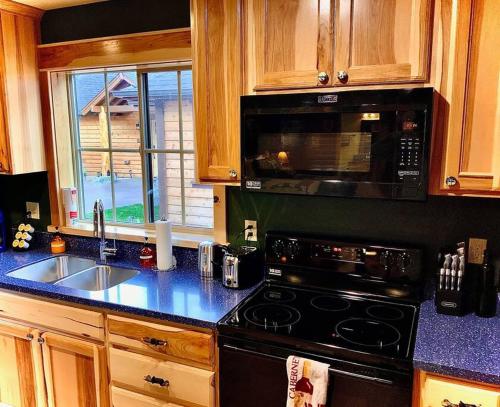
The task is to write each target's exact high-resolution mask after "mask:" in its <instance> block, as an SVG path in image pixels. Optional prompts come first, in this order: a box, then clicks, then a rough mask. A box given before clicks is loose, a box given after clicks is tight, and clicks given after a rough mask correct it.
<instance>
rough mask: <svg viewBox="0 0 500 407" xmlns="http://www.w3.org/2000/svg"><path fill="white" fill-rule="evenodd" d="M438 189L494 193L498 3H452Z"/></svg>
mask: <svg viewBox="0 0 500 407" xmlns="http://www.w3.org/2000/svg"><path fill="white" fill-rule="evenodd" d="M456 27H457V36H456V45H455V47H456V48H455V60H454V73H453V75H454V76H453V88H452V97H451V106H450V118H449V127H448V138H447V141H446V144H445V160H444V161H445V167H444V171H443V175H444V176H443V179H442V188H443V189H444V190H449V191H451V192H458V193H468V192H470V193H477V192H481V191H482V192H486V193H492V192H495V193H497V194H498V193H499V192H500V78H499V72H500V58H498V38H500V2H499V1H498V0H471V1H463V2H458V18H457V25H456Z"/></svg>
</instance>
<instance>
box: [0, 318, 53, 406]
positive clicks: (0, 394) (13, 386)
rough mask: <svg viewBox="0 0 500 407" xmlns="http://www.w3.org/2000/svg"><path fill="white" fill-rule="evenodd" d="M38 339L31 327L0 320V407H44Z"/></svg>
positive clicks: (36, 332) (36, 333)
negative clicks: (5, 406)
mask: <svg viewBox="0 0 500 407" xmlns="http://www.w3.org/2000/svg"><path fill="white" fill-rule="evenodd" d="M38 337H39V334H38V331H36V330H34V329H32V328H29V327H25V326H22V325H17V324H13V323H10V322H6V321H0V405H2V406H3V405H7V406H12V407H33V406H37V407H42V406H46V403H45V386H44V382H43V367H42V353H41V349H40V345H39V344H38V341H37V339H38Z"/></svg>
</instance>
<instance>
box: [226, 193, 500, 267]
mask: <svg viewBox="0 0 500 407" xmlns="http://www.w3.org/2000/svg"><path fill="white" fill-rule="evenodd" d="M227 206H228V207H227V211H228V231H229V240H230V242H231V243H236V244H243V243H244V242H243V240H242V238H241V236H240V237H239V238H238V239H237V237H238V234H239V233H240V232H241V230H242V229H243V227H244V221H245V219H249V220H257V231H258V239H259V243H261V244H262V243H263V242H264V236H265V233H266V231H268V230H283V231H287V230H290V231H299V232H310V233H320V234H327V235H332V236H336V237H344V238H351V239H364V240H367V241H373V242H375V243H377V242H388V243H403V244H411V245H414V246H418V247H420V248H422V249H424V251H425V254H426V256H425V269H426V272H427V273H429V272H430V271H431V270H432V271H434V264H435V259H436V256H437V253H438V251H439V249H440V248H441V247H444V246H449V245H453V244H454V243H456V242H459V241H463V240H465V239H467V238H468V237H479V238H485V239H488V245H489V248H490V250H491V251H492V253H493V255H494V256H495V257H496V258H497V259H498V258H499V257H500V200H498V199H493V198H492V199H487V198H484V199H483V198H462V197H440V196H429V198H428V200H427V201H426V202H403V201H388V200H380V199H348V198H330V197H316V196H315V197H308V196H292V195H273V194H265V193H257V192H243V191H241V190H240V189H239V188H236V187H228V188H227Z"/></svg>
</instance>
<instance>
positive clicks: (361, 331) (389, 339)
mask: <svg viewBox="0 0 500 407" xmlns="http://www.w3.org/2000/svg"><path fill="white" fill-rule="evenodd" d="M334 335H338V336H339V337H341V338H342V339H344V340H346V341H348V342H350V343H353V344H355V345H361V346H367V347H376V348H380V349H382V348H384V347H387V346H391V345H394V344H397V343H398V342H399V340H400V339H401V334H400V333H399V331H398V330H397V329H396V328H394V327H393V326H392V325H389V324H387V323H385V322H380V321H373V320H370V319H362V318H351V319H347V320H345V321H342V322H339V323H338V324H337V326H336V327H335V334H334Z"/></svg>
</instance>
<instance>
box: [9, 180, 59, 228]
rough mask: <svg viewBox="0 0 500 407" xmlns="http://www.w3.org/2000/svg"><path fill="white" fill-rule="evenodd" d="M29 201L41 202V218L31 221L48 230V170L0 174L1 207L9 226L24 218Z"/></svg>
mask: <svg viewBox="0 0 500 407" xmlns="http://www.w3.org/2000/svg"><path fill="white" fill-rule="evenodd" d="M27 201H29V202H38V203H39V204H40V220H38V221H37V220H33V221H32V222H31V223H32V224H33V225H34V227H35V228H36V229H38V230H41V231H44V230H47V226H48V225H49V224H50V203H49V184H48V178H47V172H36V173H32V174H23V175H0V208H1V209H2V210H3V211H4V213H5V215H6V218H7V222H8V224H9V227H10V226H12V225H14V224H15V223H18V222H20V221H21V220H23V219H24V216H25V214H26V202H27Z"/></svg>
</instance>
